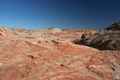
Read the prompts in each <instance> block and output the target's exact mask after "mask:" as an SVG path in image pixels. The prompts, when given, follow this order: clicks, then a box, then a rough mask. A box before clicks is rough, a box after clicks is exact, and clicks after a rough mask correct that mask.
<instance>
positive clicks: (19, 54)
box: [0, 39, 120, 80]
mask: <svg viewBox="0 0 120 80" xmlns="http://www.w3.org/2000/svg"><path fill="white" fill-rule="evenodd" d="M0 45H1V46H0V80H117V78H119V75H120V65H119V64H120V62H119V58H120V57H119V55H120V54H119V53H120V51H99V50H97V49H94V48H90V47H87V46H83V45H76V44H73V43H71V42H65V41H44V40H32V39H30V40H28V39H9V40H5V41H1V42H0Z"/></svg>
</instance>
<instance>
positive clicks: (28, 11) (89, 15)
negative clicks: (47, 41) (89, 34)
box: [0, 0, 120, 30]
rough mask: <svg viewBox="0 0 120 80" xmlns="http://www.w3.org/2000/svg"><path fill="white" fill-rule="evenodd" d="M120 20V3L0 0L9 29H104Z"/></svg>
mask: <svg viewBox="0 0 120 80" xmlns="http://www.w3.org/2000/svg"><path fill="white" fill-rule="evenodd" d="M119 20H120V0H0V25H1V26H4V27H7V28H23V29H34V30H37V29H45V28H50V27H57V28H60V29H65V28H72V29H83V28H90V29H104V28H106V27H108V26H110V25H111V24H112V23H113V22H116V21H119Z"/></svg>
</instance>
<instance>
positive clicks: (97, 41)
mask: <svg viewBox="0 0 120 80" xmlns="http://www.w3.org/2000/svg"><path fill="white" fill-rule="evenodd" d="M77 43H78V44H83V45H87V46H91V47H94V48H97V49H100V50H120V22H116V23H114V24H112V25H111V26H110V27H108V28H106V29H104V30H101V31H99V32H98V33H96V34H94V35H92V36H90V37H88V38H84V39H82V40H80V41H78V42H77Z"/></svg>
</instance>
